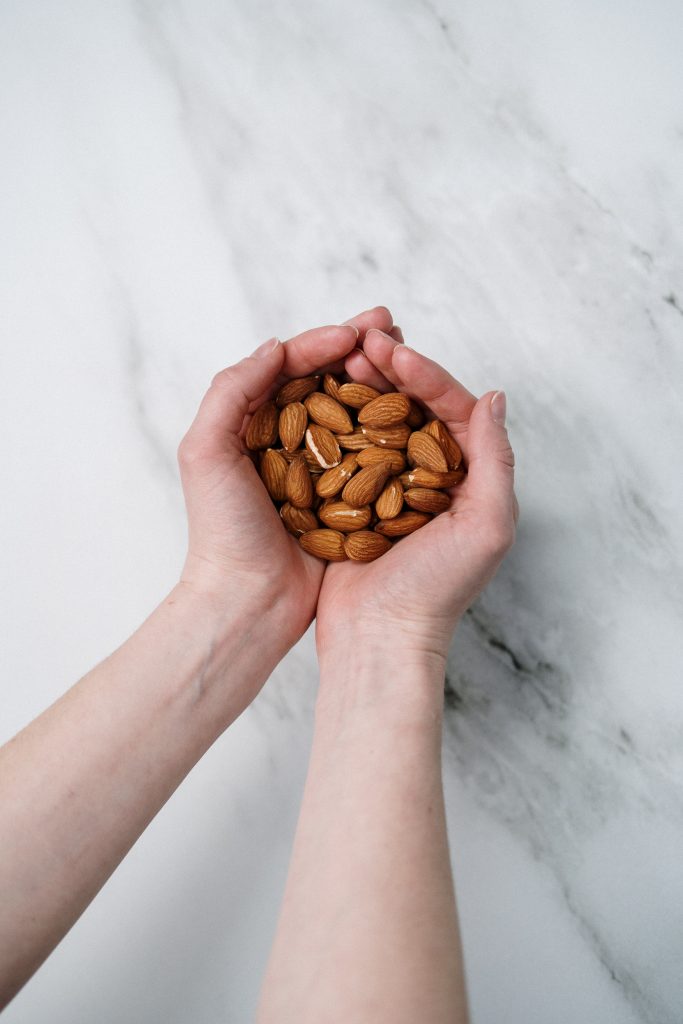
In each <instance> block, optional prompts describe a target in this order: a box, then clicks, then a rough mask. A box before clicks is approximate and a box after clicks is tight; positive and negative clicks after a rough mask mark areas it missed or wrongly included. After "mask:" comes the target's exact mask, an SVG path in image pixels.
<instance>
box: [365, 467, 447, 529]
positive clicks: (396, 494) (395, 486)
mask: <svg viewBox="0 0 683 1024" xmlns="http://www.w3.org/2000/svg"><path fill="white" fill-rule="evenodd" d="M434 493H435V494H441V491H435V492H434ZM445 497H446V498H447V497H448V496H447V495H446V496H445ZM402 508H403V488H402V487H401V483H400V481H399V479H398V477H395V476H392V477H391V479H390V480H387V482H386V484H385V485H384V489H383V490H382V493H381V494H380V495H379V497H378V498H377V500H376V501H375V512H376V513H377V515H378V516H379V518H380V519H395V518H396V516H397V515H398V514H399V512H400V511H401V509H402Z"/></svg>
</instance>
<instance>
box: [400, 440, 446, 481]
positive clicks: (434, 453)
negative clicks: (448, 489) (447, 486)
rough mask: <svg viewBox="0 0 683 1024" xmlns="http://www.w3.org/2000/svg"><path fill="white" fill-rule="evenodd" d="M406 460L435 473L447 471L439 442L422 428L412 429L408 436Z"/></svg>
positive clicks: (412, 464)
mask: <svg viewBox="0 0 683 1024" xmlns="http://www.w3.org/2000/svg"><path fill="white" fill-rule="evenodd" d="M408 462H409V463H410V464H411V466H421V467H422V469H431V470H433V471H434V472H435V473H447V472H448V462H447V461H446V455H445V453H444V450H443V448H442V447H441V445H440V444H439V442H438V441H437V440H436V439H435V438H433V437H432V436H431V434H426V433H425V432H424V430H414V431H413V433H412V434H411V435H410V437H409V438H408Z"/></svg>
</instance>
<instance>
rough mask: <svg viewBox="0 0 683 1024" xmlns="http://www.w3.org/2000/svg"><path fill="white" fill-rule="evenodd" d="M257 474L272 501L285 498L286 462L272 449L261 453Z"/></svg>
mask: <svg viewBox="0 0 683 1024" xmlns="http://www.w3.org/2000/svg"><path fill="white" fill-rule="evenodd" d="M259 472H260V474H261V479H262V480H263V483H264V484H265V486H266V490H267V491H268V494H269V495H270V496H271V498H272V499H273V500H274V501H284V499H285V498H286V496H287V493H286V491H285V477H286V476H287V460H286V459H285V458H283V457H282V455H280V453H279V452H276V451H275V449H274V448H266V450H265V451H264V452H262V453H261V460H260V466H259Z"/></svg>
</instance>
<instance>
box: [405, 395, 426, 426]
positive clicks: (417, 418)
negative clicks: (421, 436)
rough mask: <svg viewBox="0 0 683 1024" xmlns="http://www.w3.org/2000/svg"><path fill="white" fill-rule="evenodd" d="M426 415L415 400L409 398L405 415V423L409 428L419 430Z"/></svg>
mask: <svg viewBox="0 0 683 1024" xmlns="http://www.w3.org/2000/svg"><path fill="white" fill-rule="evenodd" d="M425 419H426V417H425V414H424V412H423V411H422V409H421V408H420V406H419V405H418V404H417V402H414V401H413V399H412V398H411V399H410V412H409V413H408V415H407V416H406V423H407V424H408V426H409V427H410V429H411V430H419V429H420V427H421V426H422V424H423V423H424V421H425Z"/></svg>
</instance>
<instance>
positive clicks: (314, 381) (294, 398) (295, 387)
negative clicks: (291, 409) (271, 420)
mask: <svg viewBox="0 0 683 1024" xmlns="http://www.w3.org/2000/svg"><path fill="white" fill-rule="evenodd" d="M319 383H320V377H295V378H294V379H293V380H288V381H287V383H286V384H283V385H282V387H281V388H280V390H279V391H278V393H277V395H276V396H275V401H276V403H277V405H278V406H279V407H280V408H281V409H282V408H283V406H285V405H289V403H290V402H303V400H304V398H306V397H307V395H310V393H311V392H312V391H315V389H316V388H317V387H318V384H319Z"/></svg>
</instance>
